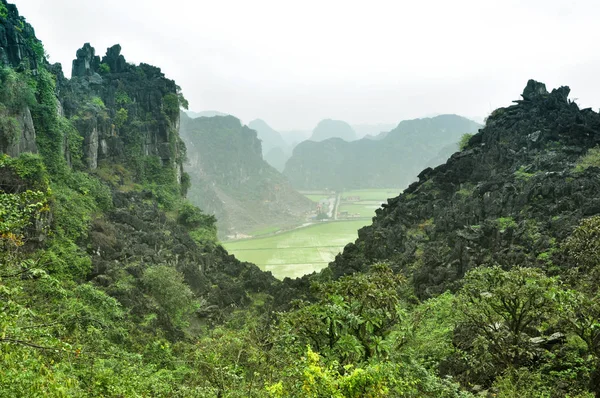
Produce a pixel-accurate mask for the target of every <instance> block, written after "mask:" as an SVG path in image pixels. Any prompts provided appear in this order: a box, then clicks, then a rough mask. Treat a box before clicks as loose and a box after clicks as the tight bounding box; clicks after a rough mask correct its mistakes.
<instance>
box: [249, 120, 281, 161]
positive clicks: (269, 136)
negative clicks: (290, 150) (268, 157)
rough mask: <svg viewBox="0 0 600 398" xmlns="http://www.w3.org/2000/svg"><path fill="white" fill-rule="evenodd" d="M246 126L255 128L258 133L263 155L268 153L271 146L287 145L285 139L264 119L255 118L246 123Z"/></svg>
mask: <svg viewBox="0 0 600 398" xmlns="http://www.w3.org/2000/svg"><path fill="white" fill-rule="evenodd" d="M248 127H250V128H251V129H252V130H255V131H256V133H257V134H258V139H259V140H260V141H261V143H262V149H263V155H264V154H266V153H268V152H269V151H270V150H271V149H273V148H277V147H279V148H285V147H287V145H286V143H285V141H284V140H283V138H282V137H281V134H279V132H277V131H275V130H273V128H272V127H271V126H269V125H268V124H267V123H266V122H265V121H264V120H261V119H255V120H253V121H251V122H250V123H248Z"/></svg>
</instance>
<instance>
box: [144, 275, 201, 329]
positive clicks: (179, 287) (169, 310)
mask: <svg viewBox="0 0 600 398" xmlns="http://www.w3.org/2000/svg"><path fill="white" fill-rule="evenodd" d="M142 283H143V284H144V286H145V287H146V291H147V292H148V294H149V295H150V296H151V297H152V298H153V299H154V300H155V303H156V305H157V306H158V307H159V308H160V309H161V310H162V311H163V312H164V314H165V315H166V316H167V318H168V319H169V320H170V322H171V323H172V324H173V326H175V327H178V328H183V327H186V326H187V325H188V324H189V318H190V316H191V315H192V314H193V313H194V311H196V309H198V302H197V301H196V300H195V299H194V294H193V293H192V291H191V290H190V288H189V286H188V285H186V284H185V282H184V277H183V274H181V273H180V272H178V271H177V270H176V269H174V268H172V267H169V266H166V265H155V266H153V267H150V268H148V269H147V270H146V271H145V272H144V275H143V276H142Z"/></svg>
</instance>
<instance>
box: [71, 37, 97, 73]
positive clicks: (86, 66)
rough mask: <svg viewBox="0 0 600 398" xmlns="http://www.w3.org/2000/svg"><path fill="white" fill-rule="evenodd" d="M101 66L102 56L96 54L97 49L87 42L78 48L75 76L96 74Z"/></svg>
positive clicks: (74, 68)
mask: <svg viewBox="0 0 600 398" xmlns="http://www.w3.org/2000/svg"><path fill="white" fill-rule="evenodd" d="M99 68H100V57H98V56H96V50H95V49H94V47H92V46H91V45H90V43H85V44H84V45H83V47H82V48H80V49H79V50H77V58H76V59H74V60H73V72H72V75H73V77H87V76H92V75H94V74H95V73H96V72H97V71H98V69H99Z"/></svg>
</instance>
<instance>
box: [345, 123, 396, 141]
mask: <svg viewBox="0 0 600 398" xmlns="http://www.w3.org/2000/svg"><path fill="white" fill-rule="evenodd" d="M394 127H396V125H395V124H390V123H377V124H353V125H352V128H353V129H354V131H356V135H357V136H358V137H359V138H362V137H366V136H373V137H375V136H377V135H379V134H380V133H382V132H384V131H390V130H392V129H394Z"/></svg>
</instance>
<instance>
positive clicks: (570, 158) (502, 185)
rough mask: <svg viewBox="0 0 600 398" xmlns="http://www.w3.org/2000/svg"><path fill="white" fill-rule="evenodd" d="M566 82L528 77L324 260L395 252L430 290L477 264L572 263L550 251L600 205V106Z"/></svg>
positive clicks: (418, 286) (387, 257) (336, 267)
mask: <svg viewBox="0 0 600 398" xmlns="http://www.w3.org/2000/svg"><path fill="white" fill-rule="evenodd" d="M569 91H570V90H569V88H568V87H560V88H558V89H555V90H553V91H552V92H551V93H548V92H547V91H546V87H545V86H544V85H543V84H541V83H538V82H535V81H529V83H528V84H527V87H526V88H525V90H524V92H523V94H522V99H521V100H518V101H515V102H516V104H514V105H511V106H509V107H506V108H499V109H497V110H495V111H494V112H493V113H492V114H491V115H490V116H489V118H488V119H487V122H486V125H485V127H484V128H483V129H482V130H480V132H479V133H477V134H476V135H474V136H473V137H472V138H471V139H470V141H469V142H468V145H467V147H466V148H465V149H463V150H462V151H461V152H458V153H455V154H454V155H452V156H451V158H450V159H449V160H448V161H447V162H446V163H445V164H442V165H440V166H438V167H436V168H434V169H431V168H427V169H425V170H423V171H422V172H421V173H419V177H418V179H419V180H418V182H415V183H413V184H411V185H410V186H409V187H408V188H407V189H406V190H405V191H404V193H403V194H402V195H400V196H398V197H396V198H393V199H389V200H388V203H387V204H384V205H383V209H381V210H377V215H376V217H375V218H374V219H373V225H372V226H369V227H365V228H363V229H361V230H360V232H359V238H358V240H357V241H356V242H355V243H353V244H350V245H348V246H347V247H346V248H345V250H344V252H343V253H342V254H341V255H339V256H338V257H337V258H336V260H335V262H334V263H333V264H331V269H332V270H333V272H334V274H335V275H342V274H346V273H349V272H356V271H361V270H364V269H365V267H366V266H367V265H368V264H372V263H374V262H377V261H392V262H393V264H395V265H394V266H395V267H396V269H397V270H403V271H405V272H408V273H409V274H410V275H411V276H412V281H413V284H414V288H415V291H416V293H417V295H418V296H419V297H429V296H432V295H435V294H438V293H441V292H443V291H444V290H445V289H448V288H451V289H455V288H456V287H457V286H458V285H459V280H460V279H461V278H462V277H463V276H464V275H465V273H467V272H468V271H469V270H470V269H472V268H474V267H477V266H479V265H482V264H497V265H500V266H502V267H512V266H513V265H515V264H519V265H521V266H531V267H542V268H548V267H556V269H555V270H554V272H558V271H560V270H563V271H564V270H565V269H567V268H568V267H569V266H572V264H569V263H568V261H567V260H566V259H564V258H563V259H561V260H560V261H561V262H560V263H556V264H555V265H553V264H554V263H553V262H552V261H551V258H552V255H553V254H558V253H557V250H558V249H557V242H563V241H564V239H565V237H566V236H568V235H569V233H570V232H571V231H572V230H573V229H574V227H575V226H576V225H577V224H578V223H579V222H580V221H581V220H582V219H583V218H585V217H590V216H593V215H595V214H598V213H600V199H598V196H597V189H596V187H597V186H599V184H600V174H599V173H598V170H599V169H598V168H597V166H600V162H598V159H597V149H595V148H596V146H597V145H598V144H599V143H600V116H599V115H598V114H597V113H595V112H593V111H592V110H590V109H583V110H580V109H579V108H578V106H577V105H576V104H575V103H574V102H571V101H569V100H568V99H567V98H568V94H569ZM594 156H596V158H594ZM594 159H596V160H595V161H596V163H593V160H594ZM590 164H592V165H593V166H594V167H589V165H590ZM409 267H410V270H409V269H408V268H409Z"/></svg>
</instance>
